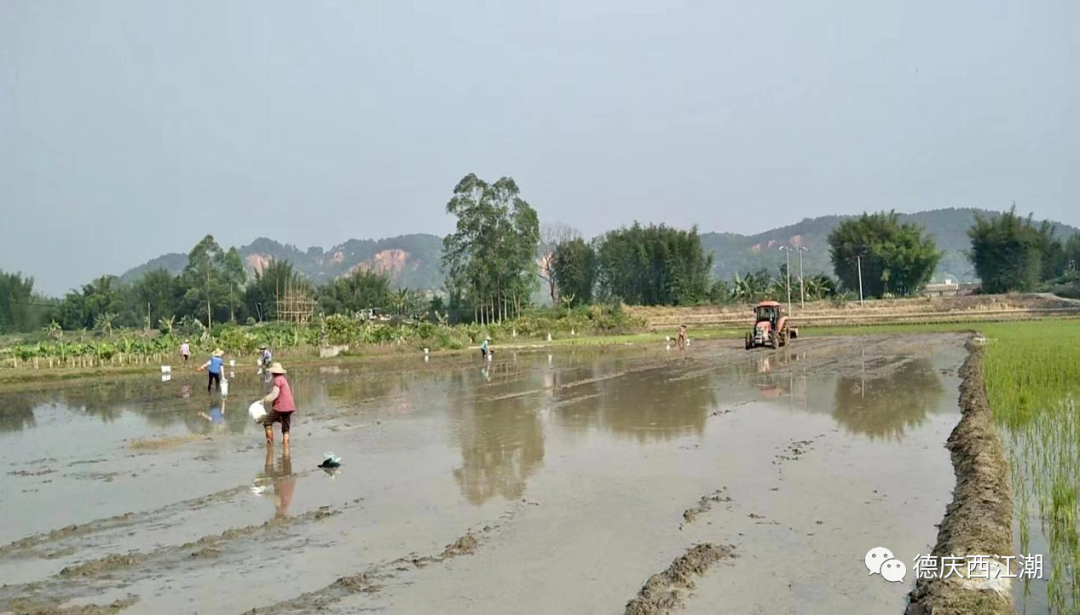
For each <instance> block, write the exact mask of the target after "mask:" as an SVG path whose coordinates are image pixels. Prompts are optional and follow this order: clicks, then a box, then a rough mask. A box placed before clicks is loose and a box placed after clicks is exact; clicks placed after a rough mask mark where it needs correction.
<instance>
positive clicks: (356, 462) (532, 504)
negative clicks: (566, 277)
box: [0, 335, 966, 614]
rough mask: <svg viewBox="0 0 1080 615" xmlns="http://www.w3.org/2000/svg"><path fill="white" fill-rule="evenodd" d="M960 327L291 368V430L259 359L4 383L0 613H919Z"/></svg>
mask: <svg viewBox="0 0 1080 615" xmlns="http://www.w3.org/2000/svg"><path fill="white" fill-rule="evenodd" d="M963 342H964V338H963V337H962V336H959V335H934V336H912V337H899V338H873V337H869V338H860V339H858V340H855V339H844V338H832V339H812V340H805V341H803V340H800V341H799V342H797V343H795V344H794V345H792V346H791V347H789V348H788V349H784V350H780V351H775V352H774V351H769V350H759V351H754V352H745V351H743V350H742V349H741V348H737V347H736V345H735V344H732V343H731V342H718V343H716V344H700V345H699V344H695V345H694V347H693V348H692V349H691V350H689V351H687V352H686V353H679V352H676V351H674V350H671V351H668V350H665V349H664V348H663V347H660V348H650V349H640V348H639V349H625V350H605V351H588V352H582V351H576V352H571V351H559V352H555V353H553V354H547V353H520V354H515V353H513V352H510V351H504V352H499V353H497V355H496V359H495V360H494V361H493V362H491V363H482V362H481V361H480V360H479V358H478V357H477V358H475V360H473V359H474V358H473V357H454V358H444V357H433V358H431V359H430V361H428V362H425V361H424V360H423V358H420V357H418V358H416V359H415V360H413V359H409V360H407V361H404V360H403V361H396V360H395V361H392V362H391V361H379V362H373V363H371V364H367V365H363V366H358V365H355V364H354V365H351V366H348V367H346V366H329V367H319V368H308V369H296V370H293V371H292V373H290V376H289V377H290V380H291V382H292V386H293V390H294V392H295V395H296V397H297V402H298V406H299V408H300V410H299V413H298V414H297V416H296V418H295V419H294V422H293V441H292V447H291V451H290V454H289V455H288V456H286V455H284V453H283V451H282V450H281V446H280V444H278V446H277V447H275V448H274V449H272V450H267V448H266V446H265V445H264V443H263V439H262V430H261V427H260V426H258V425H256V424H254V423H252V422H251V421H250V419H249V418H248V416H247V412H246V409H247V405H248V404H249V403H250V402H251V401H252V400H254V399H256V398H258V397H259V396H261V395H263V394H265V392H266V388H265V387H266V384H265V383H264V381H263V379H262V377H261V376H259V375H258V374H256V373H255V372H254V369H253V368H245V369H244V370H242V371H240V370H238V373H236V374H235V376H234V377H233V378H232V380H231V381H230V391H229V393H230V396H229V397H228V398H227V399H226V400H224V401H222V400H221V399H220V398H219V397H218V396H217V395H210V394H208V393H207V391H206V389H205V382H204V380H203V379H202V378H201V377H199V376H197V375H196V374H194V373H191V372H190V371H180V370H179V368H178V367H174V374H173V377H172V379H171V380H169V381H167V382H161V381H158V380H150V379H143V380H140V379H125V380H122V381H119V382H115V383H109V382H105V381H101V380H99V381H93V382H89V381H88V382H86V383H82V384H79V385H76V386H72V387H68V388H65V389H60V390H55V391H48V392H42V393H16V394H6V395H0V467H2V468H4V472H3V474H0V501H2V502H3V516H4V522H3V524H0V584H2V587H0V613H5V612H9V611H10V612H40V613H49V612H63V609H65V608H71V607H82V606H86V605H104V606H109V607H111V609H110V610H121V609H122V610H123V612H124V613H243V612H249V611H251V610H252V609H255V610H256V612H266V613H296V612H300V613H303V612H316V611H319V612H329V613H355V612H368V611H371V612H385V613H493V614H494V613H499V614H502V613H517V612H521V613H623V612H632V613H655V612H663V610H664V609H674V610H677V611H678V612H680V613H690V614H693V613H740V614H745V613H763V614H764V613H769V614H773V613H835V612H845V611H846V612H851V613H889V614H897V613H901V612H902V611H903V609H904V605H905V603H906V595H907V593H908V592H909V591H910V590H911V588H912V587H913V586H914V576H913V574H912V573H911V572H910V562H911V561H912V559H913V558H914V557H915V556H916V555H917V554H925V553H929V552H930V549H931V546H932V545H933V544H934V542H935V541H936V535H937V528H936V526H935V524H937V523H939V522H940V521H941V518H942V515H943V514H944V511H945V507H946V505H947V503H948V502H949V501H950V499H951V490H952V487H953V485H954V482H955V480H954V476H953V471H952V466H951V464H950V460H949V455H948V452H947V451H946V450H945V449H944V443H945V441H946V439H947V437H948V434H949V432H950V431H951V429H952V428H953V427H954V426H955V424H956V423H957V421H958V420H959V416H960V415H959V409H958V407H957V390H958V386H959V380H958V376H957V369H958V367H959V366H960V364H961V363H962V362H963V359H964V357H965V354H966V353H965V351H964V348H963ZM326 451H333V452H335V453H337V454H338V455H340V456H341V457H342V463H343V465H342V467H341V468H340V469H339V470H337V471H334V472H332V473H328V472H327V471H324V470H321V469H319V468H317V467H316V465H317V464H318V463H319V462H320V461H321V460H322V457H323V453H324V452H326ZM879 546H880V547H886V548H888V549H889V550H891V551H892V552H893V553H894V554H895V555H896V557H898V558H900V559H901V560H903V561H905V562H908V563H909V572H908V574H907V577H906V578H905V580H904V581H903V582H900V583H889V582H887V581H885V580H884V579H883V578H882V577H881V576H880V575H873V576H870V575H868V573H867V569H866V567H865V566H864V563H863V557H864V555H865V554H866V552H867V551H868V550H869V549H871V548H873V547H879ZM654 575H657V576H655V577H654Z"/></svg>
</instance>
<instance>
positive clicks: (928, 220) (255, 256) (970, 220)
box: [121, 209, 1080, 298]
mask: <svg viewBox="0 0 1080 615" xmlns="http://www.w3.org/2000/svg"><path fill="white" fill-rule="evenodd" d="M976 213H982V214H983V215H987V216H995V215H998V213H997V212H991V211H984V210H977V209H937V210H933V211H924V212H919V213H915V214H900V219H901V220H902V221H903V222H914V223H916V224H920V225H922V226H924V227H925V228H926V229H927V230H928V231H929V232H930V234H931V235H933V236H934V239H935V240H936V241H937V245H938V248H939V249H941V250H942V251H944V252H945V256H944V257H943V258H942V259H941V264H940V265H939V266H938V269H937V271H936V272H935V274H934V277H935V279H936V280H944V279H945V278H946V277H951V278H953V279H955V280H957V281H959V282H970V281H975V280H976V278H975V271H974V269H973V268H972V266H971V263H970V262H969V261H968V259H967V256H966V255H965V253H966V251H967V250H968V249H969V247H970V242H969V240H968V236H967V230H968V228H970V227H971V225H972V224H974V222H975V214H976ZM850 217H851V216H822V217H819V218H808V219H806V220H803V221H802V222H798V223H796V224H792V225H790V226H785V227H782V228H777V229H773V230H771V231H766V232H764V233H758V234H756V235H739V234H736V233H703V234H702V235H701V242H702V244H703V245H704V247H705V249H706V250H708V251H710V252H712V253H713V258H714V266H713V273H714V274H715V275H716V277H717V278H719V279H722V280H730V279H731V278H732V277H733V276H734V275H735V273H736V272H739V273H741V274H746V273H749V272H751V271H756V270H758V269H761V268H762V267H765V268H767V269H769V270H770V271H772V272H774V273H775V272H776V271H777V269H778V268H779V267H780V264H781V263H783V262H784V256H785V255H784V252H782V251H781V250H780V249H779V247H780V246H782V245H793V246H800V245H801V246H804V247H806V248H807V251H806V252H804V253H803V271H804V273H805V274H806V275H812V274H815V273H827V274H829V275H832V262H831V261H830V260H829V244H828V241H827V238H828V235H829V232H830V231H832V230H833V228H835V227H836V225H837V224H839V223H840V222H842V221H843V220H846V219H848V218H850ZM1055 224H1056V223H1055ZM1057 233H1058V236H1059V237H1068V236H1070V235H1073V234H1076V233H1080V229H1076V228H1074V227H1071V226H1068V225H1065V224H1057ZM240 255H241V256H243V257H244V262H246V263H247V265H248V269H249V271H251V272H254V271H258V270H261V268H262V267H265V266H266V264H267V263H268V262H270V260H271V259H288V260H289V261H291V262H292V263H293V265H294V266H295V267H296V268H297V269H298V270H299V271H300V272H302V273H303V274H304V275H306V276H307V277H308V278H310V279H311V280H313V281H314V282H315V283H317V284H325V283H327V282H330V281H331V280H333V279H334V278H337V277H339V276H341V275H344V274H347V273H349V272H351V271H354V270H356V269H361V268H363V269H370V270H374V271H379V272H383V273H386V274H388V275H389V276H390V279H391V281H392V282H393V284H394V286H395V287H398V288H401V287H407V288H415V289H440V288H442V285H443V274H442V269H441V259H442V238H441V237H436V236H435V235H424V234H418V235H402V236H400V237H390V238H387V239H378V240H374V239H350V240H349V241H346V242H345V243H343V244H341V245H337V246H334V247H332V248H329V249H325V250H324V249H323V248H320V247H312V248H308V249H307V250H301V249H300V248H298V247H296V246H294V245H289V244H281V243H278V242H276V241H274V240H272V239H267V238H265V237H260V238H259V239H256V240H255V241H253V242H251V244H249V245H246V246H244V247H242V248H240ZM792 256H795V255H794V254H793V255H792ZM186 264H187V255H185V254H176V253H172V254H165V255H163V256H159V257H157V258H155V259H153V260H151V261H149V262H147V263H145V264H142V265H139V266H138V267H135V268H134V269H131V270H129V271H127V272H126V273H124V274H123V275H122V276H121V281H123V282H125V283H128V282H132V281H134V280H137V279H138V278H140V277H141V276H143V275H145V274H146V273H147V272H149V271H153V270H155V269H166V270H168V271H170V272H172V273H174V274H175V273H179V272H181V271H183V269H184V266H185V265H186ZM791 266H792V272H793V273H794V272H797V271H798V261H797V260H793V261H792V263H791ZM543 293H544V291H541V293H538V295H537V298H539V297H540V296H541V295H542V294H543Z"/></svg>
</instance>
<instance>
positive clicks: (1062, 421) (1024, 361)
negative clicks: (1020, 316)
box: [982, 320, 1080, 613]
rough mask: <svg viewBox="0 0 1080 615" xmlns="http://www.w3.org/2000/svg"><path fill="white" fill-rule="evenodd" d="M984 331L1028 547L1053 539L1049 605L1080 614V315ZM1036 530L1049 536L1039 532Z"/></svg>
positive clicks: (1048, 549)
mask: <svg viewBox="0 0 1080 615" xmlns="http://www.w3.org/2000/svg"><path fill="white" fill-rule="evenodd" d="M982 330H983V332H984V334H985V335H986V337H987V338H988V340H989V341H988V344H987V356H986V361H985V363H984V371H985V375H986V393H987V397H988V399H989V401H990V406H991V408H993V411H994V417H995V419H996V420H997V423H998V424H999V426H1000V427H1001V428H1002V430H1003V431H1004V433H1005V434H1006V444H1007V446H1008V452H1009V455H1010V466H1011V476H1012V485H1013V492H1014V494H1015V498H1014V504H1015V513H1016V519H1017V523H1018V526H1019V530H1020V545H1019V547H1020V553H1021V554H1023V555H1027V554H1029V552H1030V550H1031V549H1032V548H1033V545H1040V544H1045V545H1046V546H1045V547H1039V549H1040V550H1041V549H1045V553H1044V556H1045V559H1044V566H1045V571H1046V578H1047V583H1046V584H1045V587H1046V593H1047V601H1048V602H1049V606H1050V608H1051V609H1052V612H1054V613H1074V612H1077V609H1078V608H1080V569H1078V566H1077V562H1080V532H1078V529H1077V516H1078V512H1080V498H1078V490H1080V486H1078V483H1077V478H1076V473H1077V468H1080V415H1078V414H1077V399H1078V397H1080V321H1075V320H1073V321H1051V322H1037V323H1028V322H1025V323H1009V324H995V325H986V326H984V327H982ZM1033 524H1037V525H1036V526H1035V527H1032V525H1033ZM1036 533H1038V534H1041V535H1042V539H1041V540H1034V539H1033V537H1034V536H1035V534H1036ZM1027 589H1031V588H1025V590H1027ZM1025 593H1026V592H1025Z"/></svg>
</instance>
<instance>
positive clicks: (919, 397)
mask: <svg viewBox="0 0 1080 615" xmlns="http://www.w3.org/2000/svg"><path fill="white" fill-rule="evenodd" d="M944 394H945V387H944V386H942V384H941V378H940V377H939V376H938V374H937V372H936V371H935V370H934V367H933V364H931V362H930V361H929V360H928V359H925V358H912V359H909V360H907V361H905V362H903V363H902V364H900V365H898V366H896V367H895V368H893V369H891V370H888V373H887V374H886V375H885V376H881V377H877V378H866V377H863V376H847V377H841V378H838V379H837V381H836V396H835V399H836V410H835V411H834V412H833V417H834V418H835V419H836V421H837V422H838V423H840V424H841V425H843V426H844V427H845V428H847V430H848V432H850V433H858V434H863V435H867V436H869V437H870V439H872V440H873V439H876V438H885V439H894V440H900V439H903V437H904V432H905V430H907V429H911V428H914V427H918V426H919V425H921V424H922V423H923V422H924V421H925V420H926V415H927V413H929V412H932V411H934V410H935V409H936V408H937V407H938V405H939V404H940V402H941V399H942V397H943V396H944Z"/></svg>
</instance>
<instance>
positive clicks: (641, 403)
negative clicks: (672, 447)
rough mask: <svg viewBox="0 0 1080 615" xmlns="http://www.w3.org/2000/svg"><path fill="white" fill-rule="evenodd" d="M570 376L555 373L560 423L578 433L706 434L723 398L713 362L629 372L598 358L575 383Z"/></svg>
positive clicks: (640, 437) (655, 437)
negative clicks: (712, 411) (707, 424)
mask: <svg viewBox="0 0 1080 615" xmlns="http://www.w3.org/2000/svg"><path fill="white" fill-rule="evenodd" d="M565 378H566V374H560V373H558V372H556V373H555V374H554V375H553V376H552V377H551V380H552V382H553V390H554V394H553V397H554V398H555V401H556V402H557V403H558V409H557V416H558V417H559V420H560V423H562V424H564V425H567V426H569V427H571V428H572V429H573V430H578V431H584V430H588V429H593V428H596V427H600V428H603V429H606V430H609V431H611V432H612V433H614V434H616V435H619V436H624V437H629V438H632V439H634V440H637V441H638V442H642V443H647V442H665V441H668V440H671V439H672V438H677V437H681V436H685V435H687V434H700V433H701V432H702V431H703V430H704V429H705V422H706V420H707V417H708V414H709V410H710V409H711V408H713V407H714V406H716V404H717V402H718V398H717V394H716V391H715V388H714V386H713V385H714V378H716V373H715V371H714V370H712V368H711V367H708V366H706V367H702V366H698V365H694V364H686V365H683V364H680V365H677V366H664V367H658V368H654V369H646V370H638V371H634V370H632V369H630V370H628V371H626V370H619V369H612V366H611V364H610V362H603V361H599V360H597V361H595V362H594V363H593V364H592V365H590V366H588V367H587V368H584V367H583V368H578V369H575V370H574V371H573V380H570V382H566V381H565Z"/></svg>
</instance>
